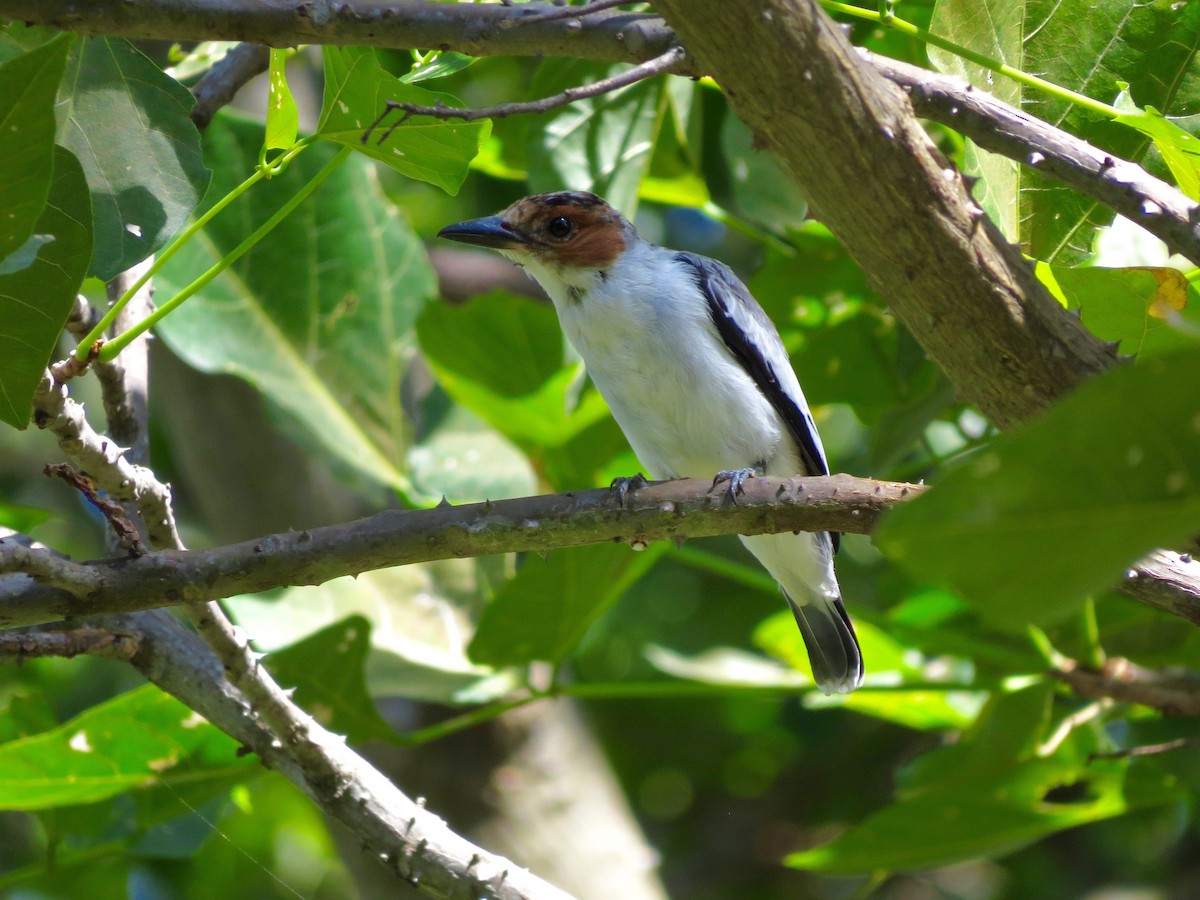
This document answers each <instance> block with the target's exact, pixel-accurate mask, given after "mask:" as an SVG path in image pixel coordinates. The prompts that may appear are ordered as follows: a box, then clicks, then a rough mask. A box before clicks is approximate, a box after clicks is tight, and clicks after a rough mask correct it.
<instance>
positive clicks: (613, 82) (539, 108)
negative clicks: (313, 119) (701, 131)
mask: <svg viewBox="0 0 1200 900" xmlns="http://www.w3.org/2000/svg"><path fill="white" fill-rule="evenodd" d="M686 55H687V51H685V50H684V49H683V47H680V46H674V47H672V48H671V49H670V50H668V51H667V52H666V53H663V54H661V55H659V56H656V57H654V59H651V60H647V61H646V62H644V63H641V64H640V65H637V66H634V67H633V68H632V69H629V70H627V71H625V72H620V73H618V74H616V75H613V76H612V77H611V78H602V79H600V80H599V81H596V82H593V83H592V84H584V85H578V86H577V87H572V88H567V89H566V90H565V91H563V92H562V93H559V94H554V95H552V96H550V97H543V98H542V99H541V100H530V101H528V102H525V103H500V104H498V105H496V106H488V107H483V108H479V109H460V108H456V107H450V106H446V105H445V104H444V103H442V102H441V101H440V100H439V101H438V102H437V103H435V104H434V105H433V106H421V105H420V104H417V103H401V102H399V101H397V100H388V101H387V103H386V105H385V107H384V110H383V112H382V113H380V114H379V117H378V118H377V119H376V120H375V121H374V122H372V123H371V125H370V127H368V128H367V130H366V131H365V132H363V136H362V138H360V141H361V143H363V144H366V143H367V142H368V141H369V140H370V139H371V135H372V134H373V133H374V132H375V130H376V129H377V128H379V127H381V126H382V125H383V121H384V120H385V119H386V118H387V117H388V115H390V114H391V113H392V112H395V111H397V110H398V111H400V112H402V113H403V115H402V116H401V117H400V119H399V120H397V121H396V122H394V123H393V124H392V125H390V126H389V127H388V130H387V131H386V132H384V134H383V137H381V138H380V139H379V140H378V141H376V142H375V143H376V145H377V146H378V145H380V144H383V143H384V142H385V141H387V139H388V138H389V137H391V136H392V132H393V131H395V130H396V129H397V128H399V127H400V126H401V125H403V124H404V123H405V122H407V121H408V120H409V119H411V118H412V117H413V116H429V117H431V118H434V119H441V120H443V121H444V120H447V119H459V120H461V121H463V122H475V121H478V120H480V119H503V118H507V117H508V116H516V115H525V114H529V113H544V112H549V111H550V110H552V109H557V108H558V107H560V106H566V105H567V104H568V103H574V102H575V101H577V100H587V99H590V98H592V97H598V96H600V95H602V94H608V93H611V92H613V91H617V90H620V89H621V88H625V87H629V85H631V84H636V83H637V82H639V81H644V80H645V79H647V78H652V77H654V76H655V75H662V74H663V73H665V72H667V71H669V70H670V69H671V68H673V67H674V66H676V65H678V64H679V63H681V62H682V61H683V60H684V58H685V57H686Z"/></svg>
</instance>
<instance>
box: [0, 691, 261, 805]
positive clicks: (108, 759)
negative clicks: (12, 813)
mask: <svg viewBox="0 0 1200 900" xmlns="http://www.w3.org/2000/svg"><path fill="white" fill-rule="evenodd" d="M238 751H239V745H238V742H237V741H235V740H234V739H233V738H231V737H229V736H227V735H225V734H223V733H222V732H220V731H218V730H217V729H216V728H214V727H213V726H212V725H210V724H209V723H208V722H206V721H205V720H204V719H203V718H201V717H200V716H199V715H198V714H197V713H195V712H193V711H192V710H190V709H188V708H187V707H186V706H184V705H183V704H182V703H180V702H179V701H178V700H176V699H175V698H174V697H171V696H170V695H168V694H164V693H163V692H162V691H160V690H159V689H158V688H156V687H153V686H151V685H146V686H145V687H141V688H138V689H136V690H133V691H130V692H129V693H127V694H122V695H121V696H119V697H116V698H114V699H112V700H108V701H106V702H104V703H102V704H100V705H99V706H95V707H93V708H92V709H89V710H87V711H86V712H84V713H81V714H80V715H78V716H76V717H75V718H74V719H72V720H71V721H69V722H67V723H66V724H64V725H61V726H59V727H58V728H55V729H53V730H51V731H47V732H43V733H41V734H37V735H34V736H33V737H29V738H22V739H19V740H15V741H10V742H9V743H7V744H4V745H3V746H0V808H3V809H21V810H31V809H49V808H51V807H54V806H64V805H67V804H78V803H90V802H93V801H96V800H103V799H104V798H106V797H112V796H114V795H116V794H121V793H124V792H126V791H130V790H137V789H152V788H155V787H157V786H158V785H159V784H165V783H170V782H172V781H174V780H177V779H178V780H180V781H181V782H184V783H186V782H187V781H189V780H196V779H198V778H214V777H223V776H225V775H228V774H229V773H231V772H233V771H241V772H247V771H253V770H255V769H257V767H258V761H257V760H256V759H255V758H254V757H253V756H250V755H244V754H241V753H239V752H238Z"/></svg>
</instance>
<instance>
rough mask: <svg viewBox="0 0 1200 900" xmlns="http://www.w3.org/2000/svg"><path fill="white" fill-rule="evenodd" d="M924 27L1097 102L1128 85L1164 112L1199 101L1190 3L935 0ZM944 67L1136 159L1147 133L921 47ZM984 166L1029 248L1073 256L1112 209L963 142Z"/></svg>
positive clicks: (997, 202) (1199, 8)
mask: <svg viewBox="0 0 1200 900" xmlns="http://www.w3.org/2000/svg"><path fill="white" fill-rule="evenodd" d="M930 30H932V31H933V32H934V33H936V34H939V35H941V36H943V37H946V38H949V39H951V40H953V41H955V42H957V43H959V44H963V45H965V46H967V47H969V48H970V49H972V50H975V51H977V52H980V53H983V54H985V55H988V56H991V57H993V58H995V59H998V60H1000V61H1002V62H1005V63H1008V64H1009V65H1011V66H1013V67H1015V68H1017V69H1022V70H1024V71H1026V72H1030V73H1032V74H1034V75H1039V76H1041V77H1042V78H1045V79H1047V80H1048V81H1051V82H1053V83H1054V84H1058V85H1062V86H1063V87H1066V88H1070V89H1071V90H1075V91H1078V92H1080V93H1082V94H1086V95H1087V96H1089V97H1093V98H1095V99H1097V100H1101V101H1109V100H1111V99H1112V98H1114V97H1116V96H1117V93H1118V90H1119V89H1120V85H1119V83H1120V82H1128V83H1129V84H1130V85H1132V92H1133V95H1134V96H1135V97H1136V98H1137V99H1138V101H1139V102H1140V103H1142V104H1143V105H1149V104H1153V105H1154V106H1155V107H1157V108H1158V109H1161V110H1164V111H1165V112H1167V113H1168V114H1171V115H1184V114H1187V113H1194V112H1197V111H1198V110H1200V55H1198V54H1197V53H1196V49H1197V48H1196V40H1195V36H1196V35H1197V34H1200V5H1197V4H1195V3H1138V4H1130V3H1128V2H1126V0H1101V2H1094V0H982V2H981V0H939V2H938V4H937V7H936V9H935V11H934V16H933V20H932V22H931V25H930ZM929 56H930V59H931V60H932V61H933V63H934V64H935V65H936V66H937V67H938V68H939V69H941V70H942V71H944V72H948V73H950V74H954V75H959V76H962V77H964V78H966V79H967V80H968V81H970V82H971V83H972V84H974V85H975V86H977V87H979V88H982V89H984V90H987V91H988V92H989V93H993V94H995V95H996V96H997V97H999V98H1000V99H1001V100H1004V101H1006V102H1008V103H1011V104H1013V105H1014V106H1017V107H1019V108H1021V109H1023V110H1024V111H1026V112H1028V113H1030V114H1032V115H1034V116H1037V117H1039V118H1041V119H1045V120H1046V121H1048V122H1050V123H1051V124H1052V125H1055V126H1058V127H1060V128H1064V129H1065V130H1066V131H1068V132H1070V133H1072V134H1076V135H1078V136H1079V137H1082V138H1084V139H1085V140H1088V141H1090V142H1092V143H1094V144H1097V145H1098V146H1101V147H1103V148H1104V149H1105V150H1107V151H1109V152H1111V153H1114V154H1116V155H1118V156H1122V157H1124V158H1126V159H1132V160H1134V161H1138V160H1140V159H1142V157H1143V156H1144V155H1145V153H1146V150H1147V149H1148V147H1149V145H1150V141H1149V140H1148V139H1147V138H1146V137H1145V136H1143V135H1142V134H1139V133H1138V132H1136V131H1134V130H1132V129H1124V128H1119V127H1114V126H1113V125H1112V124H1110V122H1111V120H1110V119H1109V118H1108V117H1106V116H1102V115H1100V114H1099V113H1097V112H1093V111H1089V110H1084V109H1080V108H1076V107H1074V106H1072V105H1071V104H1070V103H1069V102H1067V101H1065V100H1063V99H1060V98H1058V97H1054V96H1051V95H1049V94H1046V93H1044V92H1041V91H1038V90H1035V89H1033V88H1030V87H1024V86H1022V85H1020V84H1018V83H1017V82H1014V81H1011V80H1010V79H1007V78H1004V77H1003V76H1000V75H993V74H991V73H989V72H987V71H985V70H983V69H982V68H980V67H978V66H976V65H974V64H973V63H968V62H966V61H965V60H962V59H961V58H959V57H956V56H954V55H953V54H951V53H949V52H947V51H942V50H937V49H934V48H930V51H929ZM967 165H968V168H969V169H971V170H972V171H973V173H974V174H981V175H983V176H984V185H983V188H982V190H983V191H984V193H983V194H981V195H980V197H981V199H982V201H983V203H984V208H985V210H987V212H988V213H989V214H991V215H992V216H993V217H994V218H995V220H996V221H997V222H998V223H999V224H1000V226H1001V228H1002V229H1003V230H1004V232H1005V233H1006V234H1007V235H1008V236H1009V237H1011V238H1014V239H1019V240H1020V243H1021V246H1022V248H1023V249H1024V250H1025V252H1026V253H1027V254H1029V255H1030V256H1033V257H1035V258H1037V259H1043V260H1046V261H1049V262H1060V263H1072V262H1077V261H1079V260H1080V259H1083V258H1085V257H1087V256H1088V255H1089V254H1090V253H1091V244H1092V238H1093V236H1094V234H1095V231H1096V229H1097V228H1098V227H1099V226H1101V225H1104V224H1107V223H1108V221H1110V220H1111V219H1112V212H1111V210H1108V209H1107V208H1106V207H1104V206H1102V205H1101V204H1099V203H1098V202H1096V201H1094V200H1090V199H1087V198H1084V197H1083V196H1081V195H1078V194H1075V193H1074V192H1073V191H1071V190H1070V189H1069V188H1067V187H1065V186H1063V185H1061V184H1059V183H1057V182H1052V181H1049V180H1047V179H1043V178H1042V177H1041V176H1040V175H1038V173H1037V172H1036V171H1034V170H1033V169H1032V168H1031V167H1028V166H1019V165H1017V164H1016V163H1014V162H1012V161H1009V160H1007V159H1001V158H998V157H994V156H991V155H990V154H987V153H985V152H983V151H979V150H976V149H975V148H972V151H971V152H970V153H969V154H968V159H967Z"/></svg>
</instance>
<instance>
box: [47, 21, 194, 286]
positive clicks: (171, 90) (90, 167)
mask: <svg viewBox="0 0 1200 900" xmlns="http://www.w3.org/2000/svg"><path fill="white" fill-rule="evenodd" d="M58 99H59V104H58V138H59V143H61V144H62V145H63V146H65V147H67V148H68V149H69V150H71V151H72V152H73V153H74V154H75V155H76V156H78V157H79V161H80V162H81V163H82V164H83V171H84V173H85V174H86V175H87V180H88V186H89V187H90V188H91V191H92V214H93V222H94V230H95V235H96V238H95V247H94V249H93V253H92V264H91V267H90V268H89V270H88V271H89V273H90V274H92V275H95V276H97V277H99V278H102V279H105V280H107V279H109V278H112V277H113V276H114V275H116V274H117V273H118V272H121V271H123V270H125V269H127V268H129V267H130V266H131V265H133V264H134V263H136V262H138V261H139V260H142V259H145V258H146V257H147V256H149V255H150V254H151V253H153V252H155V251H156V250H158V249H159V248H160V247H162V246H163V245H164V244H165V243H166V242H167V240H168V239H170V238H171V236H172V235H174V234H175V232H177V231H178V230H179V229H180V228H181V227H183V224H184V223H185V222H186V221H187V218H188V216H190V215H191V214H192V211H193V210H194V209H195V208H196V204H197V203H199V201H200V198H201V197H202V196H203V195H204V189H205V187H206V186H207V184H208V170H207V169H205V168H204V160H203V158H202V156H201V153H200V134H199V132H198V131H197V130H196V126H195V125H194V124H192V120H191V119H190V118H188V113H189V112H190V111H191V109H192V106H193V104H194V102H195V101H194V100H193V98H192V95H191V92H190V91H188V90H187V88H185V87H183V85H181V84H180V83H179V82H177V81H176V80H175V79H174V78H171V77H170V76H169V75H166V74H165V73H164V72H163V71H162V70H161V69H159V67H158V66H156V65H155V64H154V63H152V62H151V61H150V60H149V59H147V58H146V57H145V56H143V55H142V53H141V52H140V51H139V50H137V49H136V48H135V47H134V46H133V45H132V44H130V43H129V42H128V41H126V40H124V39H122V38H107V37H88V38H80V40H79V41H78V43H77V44H76V45H75V48H74V50H73V52H72V54H71V58H70V61H69V63H68V65H67V72H66V76H65V77H64V78H63V85H62V90H61V91H60V92H59V98H58Z"/></svg>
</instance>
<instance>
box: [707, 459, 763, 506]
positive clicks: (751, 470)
mask: <svg viewBox="0 0 1200 900" xmlns="http://www.w3.org/2000/svg"><path fill="white" fill-rule="evenodd" d="M761 474H762V470H761V469H759V468H756V467H754V466H747V467H746V468H744V469H722V470H721V471H720V472H718V473H717V477H716V478H714V479H713V483H712V487H711V488H709V490H710V491H711V490H713V489H714V488H716V486H717V485H718V484H722V483H724V482H726V481H728V482H729V499H730V500H732V501H733V505H734V506H737V495H738V494H744V493H745V492H746V489H745V487H743V485H744V484H745V482H746V479H747V478H755V477H757V476H759V475H761Z"/></svg>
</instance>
